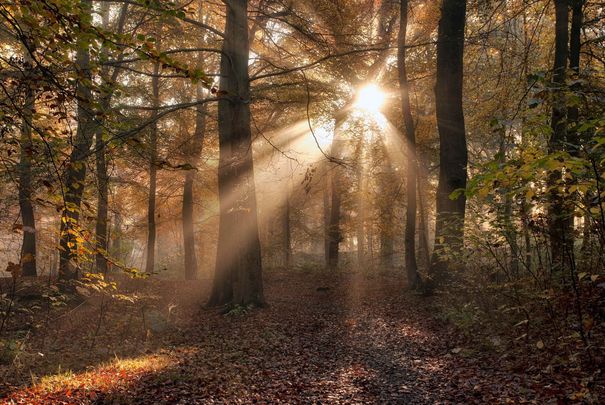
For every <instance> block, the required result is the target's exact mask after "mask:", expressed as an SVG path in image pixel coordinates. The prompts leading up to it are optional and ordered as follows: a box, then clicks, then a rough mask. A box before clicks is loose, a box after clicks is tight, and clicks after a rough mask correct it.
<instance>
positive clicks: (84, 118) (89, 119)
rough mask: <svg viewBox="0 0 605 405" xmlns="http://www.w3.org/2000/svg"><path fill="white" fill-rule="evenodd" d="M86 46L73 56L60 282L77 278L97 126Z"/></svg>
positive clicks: (88, 5) (86, 0)
mask: <svg viewBox="0 0 605 405" xmlns="http://www.w3.org/2000/svg"><path fill="white" fill-rule="evenodd" d="M80 4H81V6H82V9H83V10H84V11H85V12H87V13H91V11H92V0H82V1H81V2H80ZM89 16H90V14H89ZM88 22H89V21H88ZM88 46H89V43H88V39H86V36H84V35H81V37H80V38H79V39H78V51H77V53H76V70H77V74H78V77H79V80H78V84H77V88H76V96H77V116H78V127H77V129H76V138H75V142H74V145H73V148H72V151H71V154H70V159H69V166H68V169H67V175H66V177H65V190H64V193H65V200H64V208H63V212H62V214H61V232H60V238H61V239H60V243H59V245H60V250H61V253H60V256H59V279H61V280H63V281H68V280H74V279H77V278H78V271H79V265H78V242H79V241H78V235H79V234H80V229H79V223H78V222H79V219H80V206H81V203H82V196H83V193H84V188H85V185H86V184H85V180H86V157H87V156H88V154H89V152H90V147H91V146H92V141H93V138H94V134H95V127H96V123H95V121H94V111H93V106H92V102H93V98H92V92H91V89H90V87H89V83H90V82H91V81H92V77H91V72H90V51H89V48H88Z"/></svg>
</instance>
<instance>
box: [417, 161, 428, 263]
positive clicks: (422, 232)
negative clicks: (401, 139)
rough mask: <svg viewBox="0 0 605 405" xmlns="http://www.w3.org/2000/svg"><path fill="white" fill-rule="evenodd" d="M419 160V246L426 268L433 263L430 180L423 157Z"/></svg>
mask: <svg viewBox="0 0 605 405" xmlns="http://www.w3.org/2000/svg"><path fill="white" fill-rule="evenodd" d="M416 157H418V150H416ZM417 161H418V166H417V169H418V176H417V183H418V187H417V191H418V216H419V222H420V229H419V230H418V241H419V246H418V247H419V248H420V252H421V255H420V257H421V258H422V262H423V263H424V266H425V268H429V266H430V264H431V248H430V246H429V221H428V213H427V209H426V197H425V193H426V190H427V187H428V182H427V180H426V176H427V175H426V169H425V167H424V165H423V164H422V163H421V162H422V159H417Z"/></svg>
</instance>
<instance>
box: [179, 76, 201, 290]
mask: <svg viewBox="0 0 605 405" xmlns="http://www.w3.org/2000/svg"><path fill="white" fill-rule="evenodd" d="M203 97H204V94H203V91H202V86H201V85H199V84H198V86H197V99H198V100H201V99H203ZM205 132H206V108H205V106H204V104H200V105H198V106H197V109H196V119H195V133H194V135H193V140H192V142H191V143H192V144H191V148H190V152H191V153H190V155H189V160H190V162H189V163H190V164H191V165H192V166H197V165H198V163H199V159H200V156H201V154H202V148H203V144H204V134H205ZM196 175H197V171H196V170H189V171H187V174H186V175H185V185H184V187H183V238H184V254H185V279H187V280H195V279H196V278H197V271H198V263H197V257H196V252H195V219H194V212H193V211H194V209H193V208H194V207H193V200H194V199H193V186H194V183H195V178H196Z"/></svg>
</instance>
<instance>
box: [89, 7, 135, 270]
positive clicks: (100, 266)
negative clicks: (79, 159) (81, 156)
mask: <svg viewBox="0 0 605 405" xmlns="http://www.w3.org/2000/svg"><path fill="white" fill-rule="evenodd" d="M101 7H102V8H101V15H102V19H103V29H105V30H108V29H109V13H110V4H109V3H103V4H102V5H101ZM127 11H128V4H124V5H123V6H122V8H121V10H120V14H119V17H118V24H117V30H116V31H117V33H118V34H122V32H123V31H124V24H125V23H126V14H127ZM103 53H104V55H105V57H107V50H106V49H105V48H104V49H103ZM122 57H123V53H121V54H120V56H119V59H122ZM118 73H119V69H118V68H115V69H114V71H113V74H112V75H111V77H110V76H109V68H108V67H103V69H102V78H103V81H104V84H105V85H106V86H108V89H107V90H106V91H107V93H106V94H104V95H103V97H102V99H101V103H100V104H101V106H100V107H101V111H102V112H103V113H104V114H106V113H107V112H108V111H109V108H110V104H111V98H112V96H113V89H112V88H111V86H113V85H114V83H115V81H116V80H117V77H118ZM95 139H96V142H95V161H96V171H97V182H98V184H97V187H98V195H97V219H96V229H95V241H96V249H97V254H96V268H97V272H98V273H103V274H105V273H107V269H108V268H107V254H108V248H109V244H108V243H109V234H108V232H109V230H108V222H109V218H108V214H109V175H108V174H107V152H106V147H105V141H104V140H103V128H102V126H101V125H100V124H99V125H98V126H97V129H96V135H95Z"/></svg>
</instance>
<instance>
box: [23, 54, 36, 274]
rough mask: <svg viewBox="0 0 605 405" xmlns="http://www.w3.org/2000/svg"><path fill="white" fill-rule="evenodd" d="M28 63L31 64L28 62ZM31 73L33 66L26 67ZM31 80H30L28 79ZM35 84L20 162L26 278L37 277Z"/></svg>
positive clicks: (26, 109) (27, 92)
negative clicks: (33, 190) (33, 198)
mask: <svg viewBox="0 0 605 405" xmlns="http://www.w3.org/2000/svg"><path fill="white" fill-rule="evenodd" d="M26 63H28V64H29V62H28V61H27V62H26ZM26 71H28V72H31V65H28V66H26ZM28 79H29V78H28ZM33 85H34V83H31V82H30V81H29V80H27V81H26V86H27V88H26V89H25V105H24V106H23V112H22V122H21V140H20V149H21V156H20V160H19V207H20V208H21V220H22V222H23V244H22V245H21V271H22V274H23V275H24V276H27V277H35V276H37V270H36V218H35V215H34V206H33V204H32V155H33V153H34V150H33V143H32V119H33V111H34V106H35V101H36V95H35V91H34V89H33V87H32V86H33Z"/></svg>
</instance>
